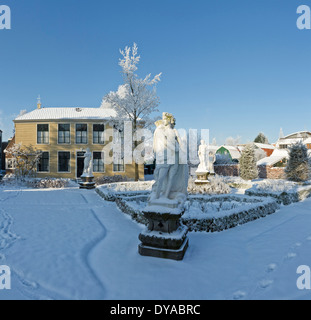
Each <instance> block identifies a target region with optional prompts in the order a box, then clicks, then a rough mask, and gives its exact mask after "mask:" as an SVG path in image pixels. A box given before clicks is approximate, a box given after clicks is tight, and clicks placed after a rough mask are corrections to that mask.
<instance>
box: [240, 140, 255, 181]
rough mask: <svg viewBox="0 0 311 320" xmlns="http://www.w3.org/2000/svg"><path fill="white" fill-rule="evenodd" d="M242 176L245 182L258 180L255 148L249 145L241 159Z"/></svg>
mask: <svg viewBox="0 0 311 320" xmlns="http://www.w3.org/2000/svg"><path fill="white" fill-rule="evenodd" d="M240 176H241V178H242V179H244V180H254V179H257V178H258V169H257V162H256V154H255V146H254V145H253V144H249V145H247V146H246V147H245V148H244V149H243V151H242V155H241V158H240Z"/></svg>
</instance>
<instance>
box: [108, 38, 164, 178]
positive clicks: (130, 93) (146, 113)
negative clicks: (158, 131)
mask: <svg viewBox="0 0 311 320" xmlns="http://www.w3.org/2000/svg"><path fill="white" fill-rule="evenodd" d="M120 53H121V55H122V58H121V59H120V61H119V65H120V67H121V68H122V75H123V81H124V83H123V85H121V86H120V87H119V89H118V91H116V92H110V93H109V94H107V95H106V96H105V97H104V99H103V104H102V106H103V107H105V106H107V105H108V106H110V107H111V108H113V109H114V110H115V111H116V113H117V115H118V117H119V118H121V119H128V120H130V121H132V123H133V134H132V137H135V133H136V131H137V129H138V128H142V127H149V126H150V125H151V124H152V123H153V122H154V120H155V119H154V118H153V114H154V113H155V112H158V111H159V110H158V105H159V98H158V96H157V94H156V85H157V83H158V82H159V81H160V78H161V73H160V74H158V75H156V76H155V77H153V78H152V77H151V75H150V74H149V75H147V76H146V77H145V78H139V77H138V75H137V74H136V71H137V69H138V67H137V66H138V63H139V61H140V56H139V55H138V47H137V45H136V43H134V45H133V47H132V48H130V47H126V48H125V49H124V50H120ZM137 145H138V142H137V141H136V139H134V141H133V150H135V148H136V147H137ZM138 179H139V173H138V164H137V163H136V162H135V180H136V181H137V180H138Z"/></svg>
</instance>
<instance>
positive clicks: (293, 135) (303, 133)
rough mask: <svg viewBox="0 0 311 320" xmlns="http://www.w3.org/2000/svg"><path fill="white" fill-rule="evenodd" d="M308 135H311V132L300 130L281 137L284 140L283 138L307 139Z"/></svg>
mask: <svg viewBox="0 0 311 320" xmlns="http://www.w3.org/2000/svg"><path fill="white" fill-rule="evenodd" d="M308 137H311V132H309V131H299V132H295V133H291V134H289V135H288V136H286V137H284V138H281V139H280V140H283V139H306V138H308Z"/></svg>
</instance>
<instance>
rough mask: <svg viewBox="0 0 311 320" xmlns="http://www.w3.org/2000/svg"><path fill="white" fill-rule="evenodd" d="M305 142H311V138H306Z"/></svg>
mask: <svg viewBox="0 0 311 320" xmlns="http://www.w3.org/2000/svg"><path fill="white" fill-rule="evenodd" d="M303 143H305V144H307V143H311V138H308V139H306V140H304V142H303Z"/></svg>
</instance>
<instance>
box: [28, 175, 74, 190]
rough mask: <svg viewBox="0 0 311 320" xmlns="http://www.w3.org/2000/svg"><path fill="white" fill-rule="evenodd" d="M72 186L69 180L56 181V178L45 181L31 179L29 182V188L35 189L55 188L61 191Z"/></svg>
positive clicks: (45, 179)
mask: <svg viewBox="0 0 311 320" xmlns="http://www.w3.org/2000/svg"><path fill="white" fill-rule="evenodd" d="M69 185H70V180H69V179H56V178H44V179H31V180H28V182H27V186H28V187H31V188H35V189H46V188H54V189H61V188H66V187H68V186H69Z"/></svg>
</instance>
